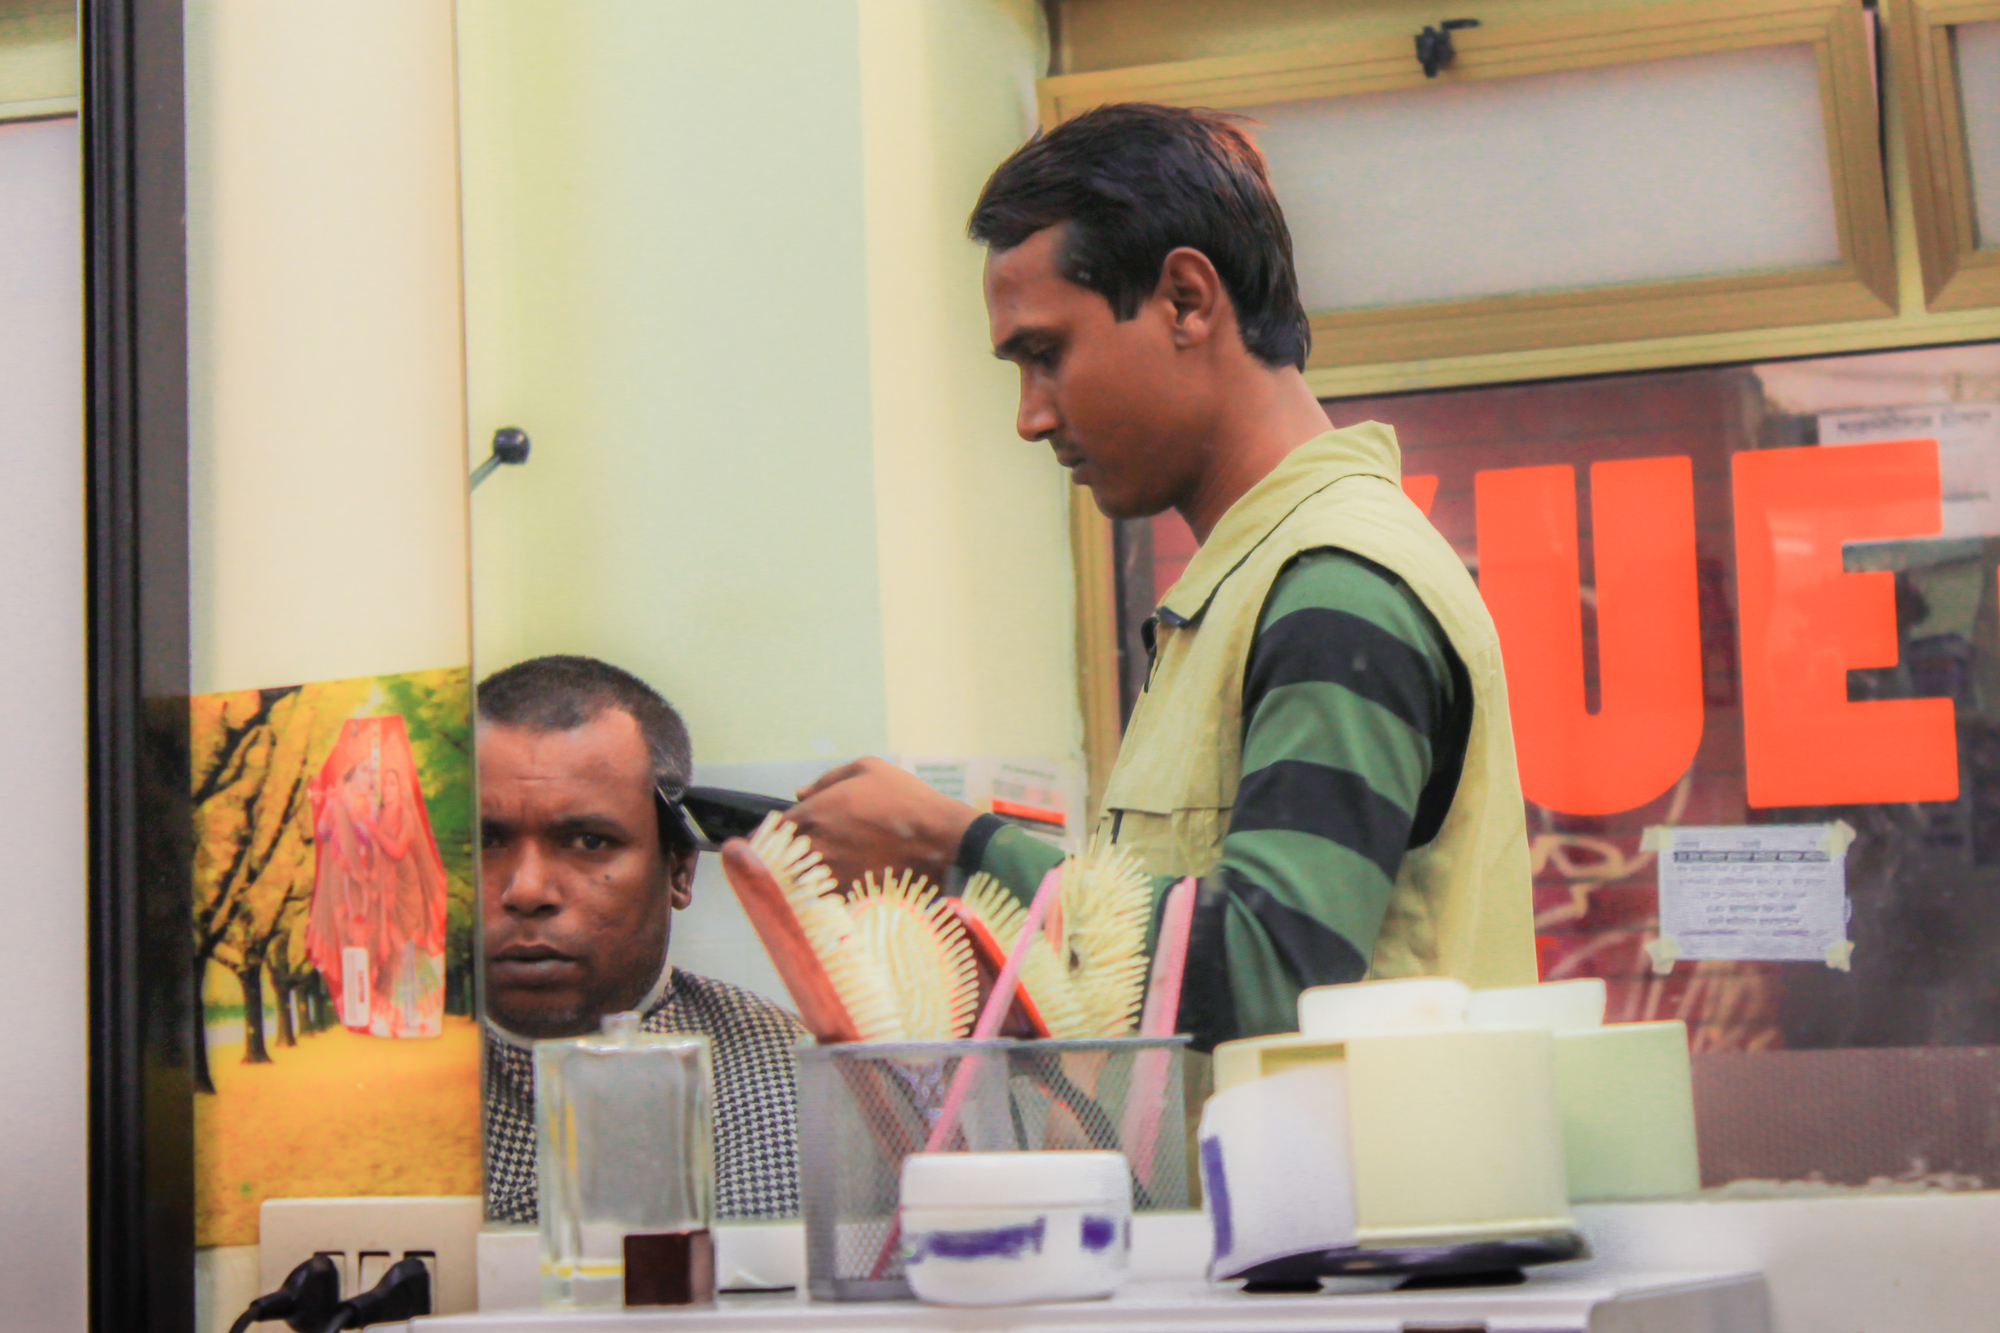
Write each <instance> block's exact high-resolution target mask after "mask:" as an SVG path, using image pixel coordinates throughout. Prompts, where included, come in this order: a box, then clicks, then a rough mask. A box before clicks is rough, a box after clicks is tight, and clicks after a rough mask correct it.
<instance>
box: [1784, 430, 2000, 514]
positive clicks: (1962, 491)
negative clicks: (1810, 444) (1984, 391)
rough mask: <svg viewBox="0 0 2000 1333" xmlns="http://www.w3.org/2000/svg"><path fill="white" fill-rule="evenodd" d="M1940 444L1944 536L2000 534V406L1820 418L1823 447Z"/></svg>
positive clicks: (1940, 481)
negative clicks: (1924, 441)
mask: <svg viewBox="0 0 2000 1333" xmlns="http://www.w3.org/2000/svg"><path fill="white" fill-rule="evenodd" d="M1915 439H1935V440H1936V441H1937V442H1938V471H1939V478H1938V480H1939V484H1940V485H1941V486H1942V487H1943V490H1944V513H1943V518H1944V527H1943V529H1942V530H1941V531H1940V533H1939V535H1940V536H1943V537H1984V536H1991V535H1993V534H1995V533H2000V403H1927V404H1923V405H1920V406H1916V407H1871V408H1865V409H1863V410H1861V411H1855V412H1822V413H1820V414H1819V442H1820V443H1821V444H1823V445H1825V444H1869V443H1872V442H1874V441H1876V440H1915Z"/></svg>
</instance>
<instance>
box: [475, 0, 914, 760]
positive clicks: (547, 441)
mask: <svg viewBox="0 0 2000 1333" xmlns="http://www.w3.org/2000/svg"><path fill="white" fill-rule="evenodd" d="M459 16H460V18H459V25H460V32H461V35H462V50H461V70H462V86H463V104H464V140H465V147H466V159H465V160H466V236H467V246H468V250H467V274H468V279H467V281H468V334H469V344H468V346H469V352H470V365H471V368H472V372H473V373H472V379H471V426H472V439H473V442H474V446H475V450H476V452H478V453H483V452H484V442H485V441H486V440H487V439H488V438H490V436H491V433H492V430H493V429H494V428H495V427H496V426H501V425H519V426H521V427H523V428H525V429H526V430H528V431H529V432H530V434H531V436H532V437H533V439H534V442H535V452H534V457H533V459H532V460H531V461H530V462H529V464H528V465H527V466H526V467H525V468H520V469H507V470H504V471H502V472H501V473H500V474H499V475H496V476H495V477H494V478H493V479H492V480H491V481H489V482H487V483H486V484H485V486H483V487H482V488H481V489H480V491H479V492H478V493H477V494H476V495H475V496H474V517H475V551H476V556H475V560H476V571H477V572H476V577H475V590H476V599H477V601H476V615H475V625H476V636H477V637H476V652H475V658H476V662H477V665H478V669H479V670H480V671H481V672H482V673H484V672H487V671H491V670H493V669H494V668H496V667H499V666H504V665H506V664H507V663H509V662H512V661H515V660H518V659H520V658H522V657H526V656H531V655H534V654H537V653H546V652H558V651H569V652H584V653H591V654H595V655H598V656H602V657H605V658H608V659H610V660H612V661H614V662H617V663H619V664H620V665H623V666H626V667H629V668H630V669H632V670H634V671H636V672H638V673H639V674H641V675H642V676H645V677H646V678H648V679H649V680H651V681H652V682H653V683H654V684H655V685H657V686H658V687H659V688H660V689H661V690H663V691H664V692H665V693H666V694H667V695H668V697H670V698H672V699H673V700H674V701H675V702H676V703H677V704H679V705H680V706H681V707H682V709H683V710H684V711H685V712H686V714H687V716H688V719H689V722H690V725H691V727H692V729H693V731H694V734H695V737H696V741H697V746H698V748H699V751H700V755H701V757H702V758H704V759H707V760H710V761H726V762H741V761H750V760H768V759H782V758H795V757H803V756H807V755H811V754H814V753H816V752H818V753H829V754H830V753H834V752H841V753H854V752H858V751H863V750H869V749H879V748H881V746H882V745H883V743H884V740H885V732H884V726H883V698H882V642H881V613H880V609H879V598H878V596H877V592H876V588H875V577H874V495H873V487H872V483H871V472H870V466H869V401H868V346H867V287H866V282H865V277H864V262H863V257H862V203H861V147H860V140H859V118H860V111H859V107H860V95H861V94H860V74H859V70H858V69H857V67H856V62H855V41H856V36H855V28H856V24H855V15H854V10H853V7H852V5H851V4H840V3H813V4H803V5H802V4H797V3H793V0H732V3H729V4H725V5H716V4H709V3H691V2H688V3H683V2H682V0H587V2H580V3H567V4H547V3H543V2H542V0H463V2H462V3H461V4H460V6H459Z"/></svg>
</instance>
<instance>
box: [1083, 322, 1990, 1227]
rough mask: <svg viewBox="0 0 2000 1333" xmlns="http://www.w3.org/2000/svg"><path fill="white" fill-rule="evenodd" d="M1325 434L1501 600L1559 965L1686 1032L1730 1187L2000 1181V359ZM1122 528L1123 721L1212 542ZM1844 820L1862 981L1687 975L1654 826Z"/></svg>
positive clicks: (1553, 962)
mask: <svg viewBox="0 0 2000 1333" xmlns="http://www.w3.org/2000/svg"><path fill="white" fill-rule="evenodd" d="M1326 410H1327V414H1328V416H1329V418H1330V419H1331V420H1332V421H1333V422H1335V423H1336V424H1341V425H1346V424H1350V423H1353V422H1358V421H1364V420H1369V419H1375V420H1380V421H1385V422H1388V423H1390V424H1391V425H1393V426H1394V427H1395V428H1396V430H1397V433H1398V435H1399V437H1400V439H1401V441H1402V447H1403V465H1404V471H1405V479H1404V486H1405V490H1406V491H1407V492H1409V493H1410V494H1411V495H1412V496H1413V498H1415V499H1417V501H1418V503H1419V504H1420V505H1421V506H1423V507H1425V508H1426V510H1427V512H1428V514H1429V516H1430V518H1431V521H1432V522H1433V523H1435V524H1436V525H1437V527H1438V529H1439V530H1440V532H1442V533H1443V534H1444V536H1445V537H1446V538H1447V539H1448V540H1449V541H1450V542H1451V543H1452V545H1453V547H1454V548H1455V549H1457V550H1458V552H1459V553H1460V554H1461V556H1462V557H1463V558H1464V560H1465V562H1466V564H1467V566H1468V567H1469V568H1470V569H1471V570H1472V571H1473V573H1474V575H1475V577H1476V578H1478V579H1479V581H1480V584H1481V591H1482V593H1483V594H1484V595H1485V597H1486V599H1487V603H1488V606H1489V608H1490V609H1491V610H1492V611H1493V614H1494V618H1495V622H1496V624H1497V625H1498V626H1499V629H1500V634H1501V643H1502V648H1503V652H1504V653H1505V655H1506V658H1507V666H1508V682H1509V692H1510V694H1511V696H1512V699H1511V703H1512V707H1513V713H1514V719H1515V728H1516V743H1517V746H1518V748H1519V752H1520V761H1521V771H1522V778H1523V786H1524V789H1525V791H1526V793H1527V795H1528V797H1529V802H1528V806H1527V811H1526V817H1527V820H1528V832H1529V837H1530V842H1531V846H1532V855H1533V865H1534V894H1535V910H1536V922H1537V947H1538V951H1539V956H1540V963H1541V969H1542V975H1543V976H1544V978H1547V979H1557V978H1564V977H1578V976H1598V977H1602V978H1604V979H1605V981H1606V982H1607V983H1608V985H1609V990H1610V995H1611V1001H1610V1014H1609V1017H1610V1018H1611V1019H1613V1020H1614V1021H1639V1020H1648V1019H1659V1018H1678V1019H1682V1020H1684V1021H1685V1022H1686V1023H1687V1025H1688V1030H1689V1040H1690V1044H1691V1046H1692V1049H1693V1051H1694V1053H1695V1059H1696V1085H1697V1103H1698V1113H1699V1116H1700V1121H1701V1129H1700V1132H1701V1140H1702V1163H1703V1181H1704V1184H1705V1185H1707V1186H1711V1187H1729V1188H1731V1189H1734V1190H1736V1191H1739V1192H1741V1191H1754V1190H1759V1189H1763V1188H1765V1186H1764V1185H1762V1184H1759V1183H1754V1182H1763V1181H1778V1182H1790V1184H1789V1185H1788V1186H1786V1187H1787V1188H1792V1189H1799V1188H1807V1189H1815V1188H1821V1187H1825V1186H1840V1187H1857V1186H1858V1187H1872V1188H1876V1189H1896V1190H1901V1189H1918V1188H1980V1187H1985V1186H1991V1187H2000V586H1996V567H2000V345H1991V344H1989V345H1983V346H1976V347H1956V348H1940V349H1926V350H1919V351H1908V352H1892V353H1871V354H1864V355H1855V356H1846V357H1835V358H1823V359H1817V360H1807V361H1791V362H1780V363H1772V364H1765V365H1749V366H1732V367H1722V368H1710V369H1697V370H1676V371H1666V372H1657V373H1643V374H1628V375H1618V376H1609V377H1602V378H1595V379H1589V380H1576V381H1564V382H1552V383H1543V384H1523V385H1510V386H1505V387H1496V388H1474V389H1454V390H1442V391H1435V392H1426V393H1416V394H1407V395H1399V396H1384V397H1375V398H1365V399H1347V400H1335V401H1329V402H1327V403H1326ZM1118 528H1119V531H1118V534H1117V542H1118V548H1119V550H1118V554H1119V568H1120V571H1121V578H1122V580H1123V584H1122V586H1121V590H1120V591H1121V598H1120V602H1121V607H1122V608H1123V610H1122V618H1123V623H1122V624H1121V627H1120V628H1121V635H1120V642H1121V658H1122V661H1121V665H1122V667H1123V668H1124V675H1123V680H1124V681H1125V686H1126V687H1125V695H1126V698H1125V702H1126V706H1127V708H1128V709H1129V707H1130V702H1131V696H1132V692H1133V691H1134V690H1135V689H1136V687H1137V685H1138V684H1139V683H1141V682H1142V681H1143V669H1144V661H1145V659H1144V649H1143V647H1142V646H1141V644H1140V641H1139V638H1138V627H1139V624H1140V622H1141V621H1142V620H1143V618H1144V615H1145V614H1146V613H1147V612H1148V611H1149V610H1150V607H1151V605H1153V604H1157V602H1158V600H1159V599H1160V597H1161V596H1162V595H1163V594H1164V593H1165V592H1166V590H1167V589H1168V588H1169V587H1171V586H1172V584H1173V581H1174V579H1175V578H1177V577H1178V576H1179V573H1180V571H1181V569H1182V568H1183V567H1184V566H1185V564H1186V562H1187V558H1188V556H1189V554H1191V552H1192V550H1193V540H1192V537H1191V535H1190V534H1189V533H1188V531H1187V528H1186V526H1185V524H1183V523H1182V522H1181V520H1180V519H1179V518H1178V516H1176V515H1172V514H1167V515H1162V516H1160V517H1158V518H1155V519H1152V520H1148V521H1145V522H1141V523H1125V524H1120V525H1118ZM1837 821H1838V822H1842V823H1845V824H1846V825H1847V826H1849V827H1850V828H1851V829H1852V830H1853V831H1854V841H1853V843H1852V845H1851V846H1850V847H1849V848H1848V849H1847V853H1846V880H1847V910H1848V913H1849V923H1848V938H1849V940H1850V941H1851V943H1852V953H1851V956H1848V957H1844V958H1841V959H1838V960H1837V961H1839V962H1844V963H1845V964H1846V965H1847V966H1846V970H1842V969H1841V968H1840V967H1837V966H1834V965H1832V964H1831V963H1830V962H1829V961H1827V960H1826V959H1815V960H1814V961H1811V962H1804V961H1769V960H1768V959H1759V958H1750V959H1720V958H1701V959H1691V958H1688V957H1682V958H1680V959H1679V960H1678V961H1674V962H1673V963H1672V966H1671V968H1670V970H1666V971H1661V970H1659V968H1658V967H1657V966H1656V963H1655V956H1656V954H1657V952H1658V950H1657V948H1655V949H1654V950H1653V951H1649V949H1648V945H1649V944H1654V942H1655V941H1656V940H1657V939H1658V936H1659V933H1660V931H1659V907H1658V876H1657V870H1658V865H1657V856H1658V854H1657V852H1656V851H1655V850H1653V849H1654V847H1655V846H1657V837H1658V835H1654V837H1652V838H1649V837H1648V836H1647V830H1648V829H1650V828H1656V827H1659V826H1689V825H1694V826H1713V825H1725V826H1727V825H1746V824H1748V825H1755V824H1825V825H1832V824H1834V823H1836V822H1837Z"/></svg>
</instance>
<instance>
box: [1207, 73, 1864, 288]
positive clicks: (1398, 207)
mask: <svg viewBox="0 0 2000 1333" xmlns="http://www.w3.org/2000/svg"><path fill="white" fill-rule="evenodd" d="M1242 110H1243V111H1244V113H1245V114H1247V115H1250V116H1252V117H1254V118H1256V119H1257V120H1259V121H1261V122H1263V126H1264V127H1263V128H1262V129H1261V130H1259V131H1257V132H1256V133H1257V139H1258V141H1259V143H1260V144H1261V146H1262V147H1263V149H1264V153H1265V156H1266V157H1267V158H1268V159H1269V161H1270V167H1271V177H1272V183H1273V185H1274V186H1275V187H1276V189H1277V192H1278V198H1279V200H1280V201H1281V202H1282V203H1283V204H1284V207H1285V215H1286V217H1287V219H1288V220H1289V222H1290V224H1291V229H1292V239H1293V245H1294V247H1295V249H1296V251H1297V258H1298V268H1299V286H1300V294H1301V295H1302V296H1303V297H1304V298H1305V304H1306V309H1307V310H1313V311H1323V310H1344V309H1352V308H1356V307H1365V306H1386V305H1402V304H1405V303H1409V302H1416V301H1441V300H1464V299H1470V298H1475V297H1482V296H1498V295H1502V294H1506V293H1513V292H1536V291H1547V290H1552V289H1559V288H1566V287H1592V286H1598V285H1601V284H1607V283H1622V282H1646V281H1656V280H1663V279H1671V278H1690V277H1706V276H1711V275H1717V274H1727V273H1745V272H1755V271H1761V270H1768V269H1784V268H1797V267H1803V266H1807V265H1814V264H1833V263H1837V262H1839V260H1840V241H1839V236H1838V233H1837V230H1836V224H1835V220H1834V218H1835V214H1834V200H1833V186H1832V180H1831V175H1830V172H1829V170H1828V166H1827V150H1826V131H1825V126H1824V124H1823V122H1822V119H1821V116H1822V111H1821V105H1820V92H1819V72H1818V67H1817V64H1816V62H1815V60H1814V57H1813V53H1812V52H1811V50H1810V49H1808V48H1806V47H1804V46H1795V47H1769V48H1760V49H1754V50H1748V51H1732V52H1727V53H1724V54H1720V55H1700V56H1682V57H1676V58H1674V59H1668V60H1657V61H1650V62H1646V63H1642V64H1634V65H1613V66H1608V67H1605V68H1602V69H1583V70H1570V71H1565V72H1562V73H1557V74H1541V75H1532V76H1528V77H1524V78H1517V79H1494V80H1479V81H1471V82H1466V83H1457V84H1449V85H1447V84H1438V85H1431V86H1425V87H1421V88H1413V89H1406V90H1402V91H1397V92H1386V93H1370V94H1365V95H1362V96H1357V97H1343V98H1337V99H1330V100H1315V101H1299V102H1285V103H1279V104H1275V105H1271V106H1261V107H1244V108H1242ZM1385 218H1393V219H1395V225H1394V226H1384V225H1383V219H1385Z"/></svg>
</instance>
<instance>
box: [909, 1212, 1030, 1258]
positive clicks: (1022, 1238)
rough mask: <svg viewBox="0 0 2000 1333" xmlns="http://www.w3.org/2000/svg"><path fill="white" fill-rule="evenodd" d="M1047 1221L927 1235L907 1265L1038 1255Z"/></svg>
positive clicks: (921, 1240)
mask: <svg viewBox="0 0 2000 1333" xmlns="http://www.w3.org/2000/svg"><path fill="white" fill-rule="evenodd" d="M1048 1221H1049V1220H1048V1218H1046V1217H1038V1218H1036V1219H1035V1220H1034V1221H1032V1222H1028V1223H1024V1224H1022V1225H1020V1226H1013V1227H981V1228H979V1229H978V1230H976V1231H929V1232H925V1233H924V1235H923V1236H922V1237H920V1238H919V1239H918V1241H917V1244H916V1253H914V1254H912V1255H911V1256H910V1262H912V1263H916V1262H919V1261H921V1260H923V1259H925V1258H927V1257H930V1256H933V1255H935V1256H936V1257H937V1258H939V1259H1018V1258H1020V1257H1021V1256H1022V1255H1024V1254H1040V1253H1041V1252H1042V1238H1043V1236H1044V1234H1045V1233H1046V1232H1047V1230H1048Z"/></svg>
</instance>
